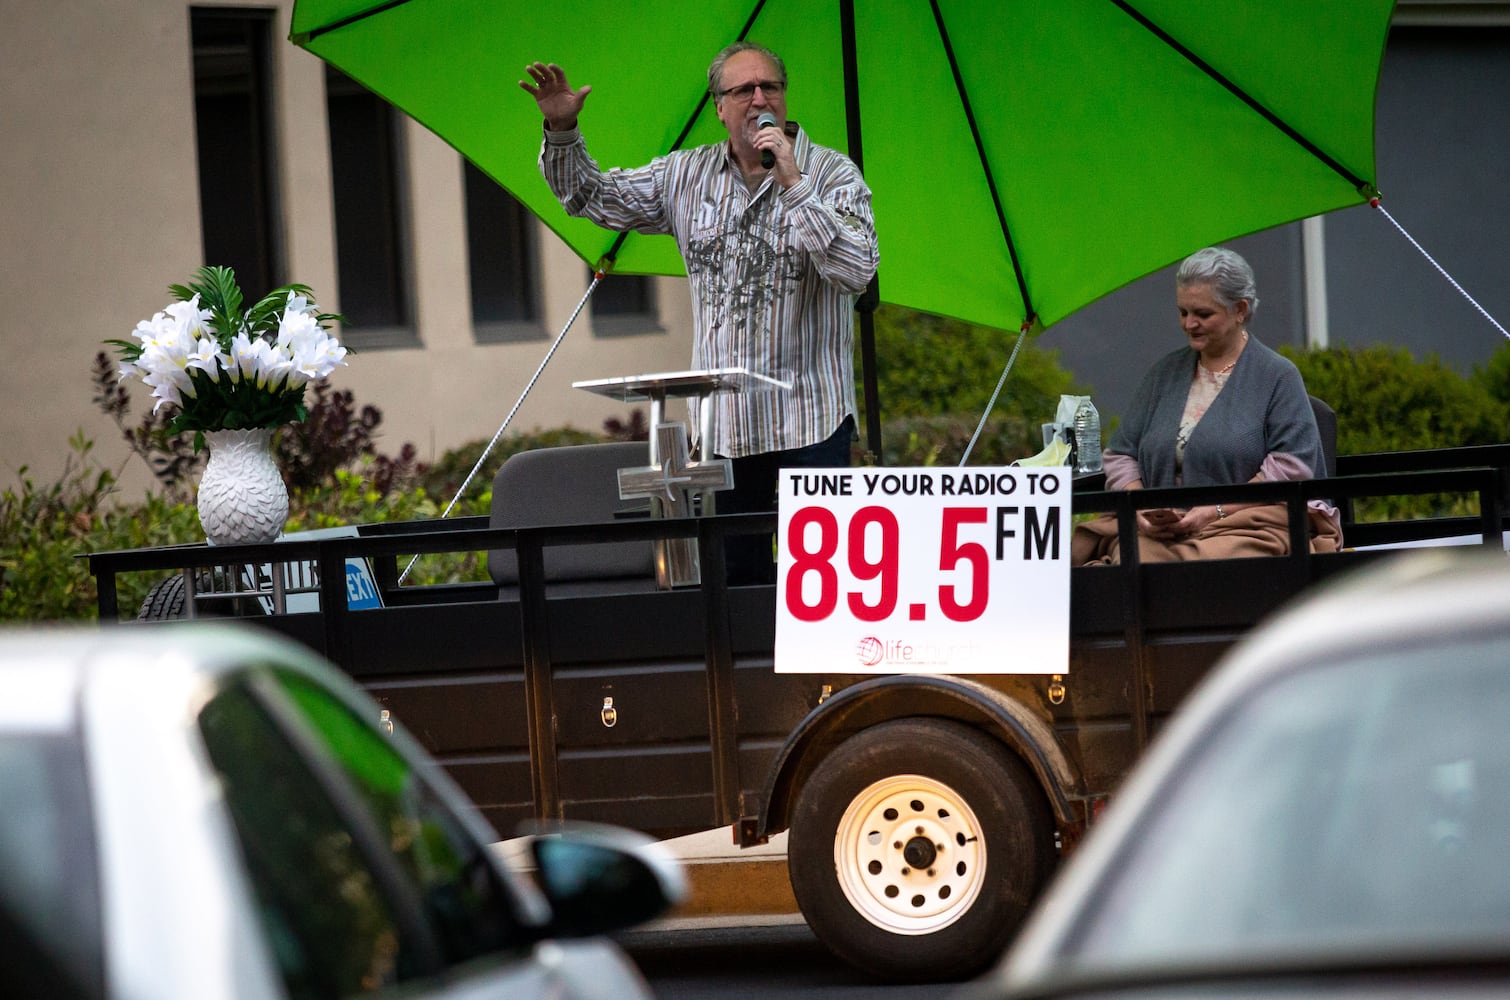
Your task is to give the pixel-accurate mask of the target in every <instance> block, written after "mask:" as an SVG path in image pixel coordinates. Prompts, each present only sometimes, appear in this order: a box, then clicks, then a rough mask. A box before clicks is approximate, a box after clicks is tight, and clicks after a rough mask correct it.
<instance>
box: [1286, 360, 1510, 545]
mask: <svg viewBox="0 0 1510 1000" xmlns="http://www.w3.org/2000/svg"><path fill="white" fill-rule="evenodd" d="M1280 350H1281V353H1283V354H1284V355H1285V356H1286V357H1289V358H1290V359H1291V360H1292V361H1294V362H1295V365H1296V367H1298V368H1299V369H1300V373H1301V375H1302V376H1303V377H1304V378H1305V383H1306V390H1307V391H1308V392H1309V393H1310V394H1311V395H1313V396H1315V397H1317V398H1318V399H1322V400H1324V401H1325V402H1326V403H1327V404H1328V405H1330V406H1331V407H1332V409H1333V410H1335V411H1336V412H1337V453H1338V454H1339V455H1360V454H1368V453H1371V452H1392V451H1414V450H1418V449H1425V448H1446V447H1456V446H1461V445H1478V444H1498V443H1501V442H1503V441H1504V440H1505V424H1506V419H1507V414H1510V406H1507V403H1506V401H1505V400H1503V399H1500V398H1496V397H1495V396H1494V395H1493V394H1492V393H1491V391H1490V389H1489V388H1488V384H1491V381H1492V379H1491V377H1490V376H1488V375H1485V376H1481V377H1476V378H1474V379H1466V378H1464V377H1463V376H1461V375H1459V374H1457V373H1456V372H1454V371H1452V370H1451V369H1450V368H1447V367H1446V366H1445V365H1443V364H1442V363H1441V361H1440V360H1439V359H1438V358H1437V357H1435V356H1431V357H1428V358H1427V359H1426V360H1425V361H1416V360H1415V359H1414V358H1412V357H1411V355H1410V352H1409V351H1406V350H1404V349H1403V348H1391V347H1384V346H1375V347H1363V348H1347V347H1341V348H1329V349H1327V350H1321V351H1302V350H1297V349H1295V348H1291V347H1282V348H1281V349H1280ZM1505 365H1510V361H1507V362H1505ZM1497 370H1499V371H1510V367H1504V366H1502V367H1501V368H1499V369H1497ZM1477 508H1478V504H1477V499H1476V498H1474V497H1464V496H1457V495H1437V494H1432V495H1424V496H1401V497H1381V498H1378V499H1370V500H1366V501H1363V502H1360V503H1358V504H1356V505H1355V509H1354V516H1355V517H1356V518H1357V519H1358V520H1360V521H1370V520H1387V519H1397V518H1404V517H1428V516H1430V517H1439V516H1447V515H1469V514H1475V513H1477Z"/></svg>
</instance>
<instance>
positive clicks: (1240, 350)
mask: <svg viewBox="0 0 1510 1000" xmlns="http://www.w3.org/2000/svg"><path fill="white" fill-rule="evenodd" d="M1247 346H1248V331H1247V330H1244V331H1243V342H1242V344H1240V345H1239V346H1238V348H1237V358H1240V357H1242V356H1243V348H1244V347H1247ZM1237 358H1233V359H1232V360H1231V361H1229V362H1227V366H1226V367H1225V368H1219V369H1218V368H1206V364H1205V363H1204V362H1202V363H1201V367H1202V368H1206V370H1207V371H1208V372H1210V373H1211V374H1213V375H1227V374H1230V373H1231V371H1232V369H1233V368H1234V367H1235V366H1236V365H1237Z"/></svg>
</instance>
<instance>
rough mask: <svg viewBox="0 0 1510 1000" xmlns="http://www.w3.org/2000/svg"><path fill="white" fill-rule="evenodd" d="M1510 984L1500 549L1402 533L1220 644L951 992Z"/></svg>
mask: <svg viewBox="0 0 1510 1000" xmlns="http://www.w3.org/2000/svg"><path fill="white" fill-rule="evenodd" d="M1296 990H1298V991H1299V993H1297V994H1296V995H1328V996H1331V995H1340V996H1355V995H1358V996H1362V995H1368V996H1396V995H1402V996H1403V995H1411V996H1427V995H1430V996H1460V995H1499V996H1503V995H1506V993H1507V991H1510V560H1507V558H1506V557H1505V556H1504V555H1503V554H1495V555H1489V556H1484V555H1479V556H1477V557H1468V556H1465V555H1462V554H1461V553H1457V554H1454V553H1453V552H1451V551H1450V550H1445V551H1443V550H1439V551H1433V552H1429V553H1416V554H1413V555H1411V556H1408V557H1405V558H1402V559H1400V560H1398V561H1393V562H1389V563H1386V564H1384V565H1382V566H1378V567H1375V568H1374V569H1372V570H1368V571H1364V572H1363V573H1360V574H1358V575H1357V576H1354V577H1352V578H1349V579H1347V580H1344V581H1341V582H1339V583H1338V584H1337V585H1334V586H1331V587H1328V588H1326V589H1325V590H1324V591H1322V592H1320V593H1319V594H1318V595H1317V596H1316V597H1314V598H1312V599H1310V600H1308V601H1305V602H1304V603H1303V604H1302V605H1300V606H1299V607H1297V608H1295V609H1293V610H1291V611H1290V612H1288V613H1286V614H1282V615H1281V616H1280V617H1279V618H1278V619H1277V620H1275V621H1273V622H1272V623H1270V624H1269V625H1267V626H1265V627H1263V628H1262V629H1261V630H1260V631H1258V632H1256V633H1254V634H1253V636H1252V637H1251V638H1250V639H1249V640H1248V641H1247V642H1245V643H1244V644H1243V645H1241V646H1239V647H1238V648H1237V649H1236V650H1235V651H1234V652H1233V653H1232V654H1231V655H1230V656H1229V658H1228V659H1227V661H1226V662H1225V663H1224V664H1223V665H1222V666H1221V667H1220V668H1219V669H1218V671H1217V672H1216V673H1214V674H1213V675H1212V676H1211V677H1210V678H1209V679H1208V681H1207V682H1206V683H1205V684H1204V685H1203V686H1202V687H1201V688H1200V689H1199V690H1198V691H1197V692H1196V693H1195V694H1193V695H1192V698H1191V700H1190V701H1189V702H1188V703H1187V704H1186V706H1185V707H1184V708H1183V709H1182V710H1181V712H1180V713H1179V714H1178V715H1177V717H1176V718H1175V720H1174V721H1173V722H1172V723H1171V725H1170V728H1169V729H1168V730H1167V731H1166V732H1165V733H1164V734H1162V736H1161V738H1160V739H1159V740H1158V741H1157V742H1156V744H1155V746H1154V748H1153V749H1152V750H1151V752H1150V754H1149V755H1148V756H1147V757H1146V758H1145V759H1144V761H1143V762H1142V763H1141V764H1140V765H1139V766H1138V767H1137V768H1136V769H1135V771H1134V773H1133V776H1132V777H1130V778H1129V780H1128V783H1127V785H1126V787H1125V789H1124V790H1123V791H1122V792H1121V793H1119V795H1118V796H1116V798H1115V800H1114V802H1113V803H1112V805H1111V807H1110V808H1109V809H1108V810H1107V814H1106V817H1105V820H1104V821H1103V822H1102V823H1101V824H1100V825H1098V826H1097V827H1096V828H1095V829H1094V830H1093V831H1092V834H1091V836H1089V837H1088V838H1087V840H1086V842H1085V844H1084V845H1083V846H1082V847H1081V849H1080V850H1079V852H1078V853H1077V855H1076V856H1075V857H1073V858H1072V859H1071V861H1070V863H1069V865H1068V866H1067V867H1066V869H1065V870H1064V871H1063V872H1062V873H1061V877H1060V878H1059V879H1058V881H1057V882H1056V883H1055V885H1054V886H1053V887H1052V889H1051V890H1050V892H1049V894H1048V895H1047V896H1046V897H1045V898H1044V899H1043V901H1042V902H1041V904H1040V905H1039V907H1038V909H1037V910H1036V911H1035V914H1034V916H1033V918H1032V919H1031V921H1030V923H1029V924H1028V926H1027V927H1026V928H1025V930H1024V932H1023V934H1022V935H1021V936H1020V937H1019V939H1018V940H1017V942H1016V944H1015V946H1014V947H1013V948H1012V950H1011V952H1010V953H1009V955H1008V956H1007V958H1006V960H1005V962H1004V963H1003V964H1002V965H1001V966H1000V967H999V968H998V969H997V970H996V972H995V973H994V974H993V975H991V976H990V977H989V978H988V979H986V980H984V981H982V982H980V983H976V984H972V986H971V987H970V988H969V990H968V995H969V996H971V997H1049V996H1103V995H1104V996H1170V995H1178V996H1186V995H1192V996H1193V995H1203V996H1210V995H1216V996H1224V997H1225V996H1268V995H1272V994H1275V993H1283V992H1287V991H1296Z"/></svg>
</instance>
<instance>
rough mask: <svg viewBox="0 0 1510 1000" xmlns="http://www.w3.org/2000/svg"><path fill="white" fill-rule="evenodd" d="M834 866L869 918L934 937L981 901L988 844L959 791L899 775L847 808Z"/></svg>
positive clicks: (890, 927)
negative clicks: (979, 898) (977, 901)
mask: <svg viewBox="0 0 1510 1000" xmlns="http://www.w3.org/2000/svg"><path fill="white" fill-rule="evenodd" d="M930 856H931V857H930ZM930 861H931V863H927V864H921V865H920V864H917V863H919V862H930ZM834 866H835V868H836V870H837V871H838V875H839V886H840V888H841V889H843V890H844V896H845V898H846V899H848V900H849V902H850V905H851V906H853V907H854V908H855V910H856V911H857V912H858V913H860V914H861V915H862V916H864V917H865V919H866V920H868V921H870V922H871V923H872V924H874V925H875V926H877V927H880V928H883V929H884V930H887V931H890V932H891V933H893V934H932V933H934V932H935V931H938V930H941V929H942V928H945V927H948V926H949V925H950V924H952V923H954V922H955V921H956V920H958V919H959V918H960V917H962V916H964V914H965V913H966V912H967V911H969V909H970V907H971V905H972V904H973V903H974V902H975V898H976V897H977V896H979V895H980V890H981V886H982V885H983V884H984V883H985V875H986V844H985V842H984V840H983V839H982V836H981V828H980V821H979V820H977V819H976V817H975V812H974V810H972V809H971V808H970V806H969V804H968V803H967V802H966V801H965V800H964V799H963V798H962V797H961V796H960V795H959V793H957V792H956V791H955V790H954V789H952V788H950V787H949V786H948V785H945V784H943V783H942V782H938V781H935V780H933V779H932V778H925V777H923V776H922V775H920V774H901V775H895V776H893V777H890V778H885V779H883V780H881V781H878V782H876V783H875V784H873V785H871V786H870V787H869V788H866V789H865V790H864V791H862V792H861V793H860V794H859V795H856V796H855V797H854V799H853V800H852V801H851V802H850V804H849V808H848V809H846V810H845V811H844V815H843V816H842V817H840V819H839V828H838V830H837V831H836V832H835V835H834Z"/></svg>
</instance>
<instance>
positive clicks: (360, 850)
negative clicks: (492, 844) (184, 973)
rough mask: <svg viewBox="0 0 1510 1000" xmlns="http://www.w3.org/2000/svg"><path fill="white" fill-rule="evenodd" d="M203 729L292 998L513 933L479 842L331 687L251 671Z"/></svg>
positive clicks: (204, 718)
mask: <svg viewBox="0 0 1510 1000" xmlns="http://www.w3.org/2000/svg"><path fill="white" fill-rule="evenodd" d="M199 728H200V731H201V733H202V734H203V736H204V741H205V747H206V749H207V750H208V752H209V756H210V760H211V761H212V763H213V764H214V767H215V769H216V771H217V772H218V773H219V775H220V778H221V784H222V787H223V788H224V792H225V801H226V805H227V807H228V809H229V811H230V814H231V818H232V820H233V823H234V825H235V828H236V833H237V838H238V840H239V842H240V844H241V849H242V853H243V855H244V857H245V860H246V866H247V872H248V875H249V877H250V879H251V882H252V885H253V889H254V891H255V893H256V897H257V902H258V904H259V909H260V913H261V916H262V921H263V925H264V927H265V929H266V932H267V938H268V940H269V941H270V942H271V943H272V946H273V950H274V953H275V957H276V960H277V962H278V966H279V969H280V971H281V972H282V974H283V977H284V980H285V983H286V985H287V987H288V990H289V994H290V996H292V997H296V998H303V997H326V996H349V995H352V994H355V993H360V992H371V991H372V990H374V989H377V988H379V987H381V986H383V985H385V984H388V983H392V982H397V981H402V980H408V979H411V978H414V977H416V976H423V975H427V974H430V973H434V972H437V971H439V970H440V968H441V967H442V966H445V965H452V964H455V963H458V962H462V961H465V960H467V959H470V958H474V957H477V956H480V955H485V954H496V953H499V952H501V951H508V950H515V949H517V948H519V947H522V942H520V941H519V940H518V939H519V937H520V935H519V934H518V931H517V927H518V925H517V923H516V921H515V917H514V911H513V907H512V905H511V898H510V896H509V893H508V890H507V889H506V887H505V886H504V884H503V882H502V881H501V880H500V878H499V877H498V875H497V873H496V872H495V870H494V868H493V866H492V863H491V861H490V860H489V859H488V858H487V857H486V856H485V855H484V853H483V852H485V851H486V850H487V848H486V846H484V844H483V843H482V841H481V840H480V839H479V838H477V837H473V836H471V835H469V834H468V832H467V830H466V828H465V827H464V825H463V823H462V821H461V820H460V818H459V817H458V816H457V815H455V814H454V813H452V812H451V811H450V810H449V808H448V807H447V806H446V804H445V803H444V802H443V801H442V800H441V799H440V797H439V796H438V795H436V793H435V791H434V789H433V788H432V787H431V786H430V785H429V783H428V782H427V781H426V780H425V778H424V777H423V775H422V774H420V773H419V771H417V770H416V769H415V768H414V767H412V766H411V764H410V762H409V760H408V759H407V758H405V757H404V756H402V755H401V754H399V753H398V752H397V751H395V750H394V749H393V747H392V746H391V745H390V743H389V742H388V740H387V739H386V738H385V737H384V736H382V735H380V734H379V733H378V732H377V731H376V730H374V729H373V728H372V727H371V726H370V725H368V724H367V723H365V722H364V721H363V720H361V719H359V718H358V717H357V716H356V715H355V714H354V713H353V712H352V711H351V709H350V708H348V707H347V706H346V705H345V703H344V702H342V701H341V700H339V699H338V698H336V697H334V696H333V695H332V694H331V693H329V692H328V691H326V690H325V689H323V688H322V687H320V686H319V685H317V684H316V683H314V682H313V681H311V680H309V679H308V678H305V677H303V676H300V675H295V674H286V673H276V674H270V673H259V674H257V675H255V676H252V677H251V678H249V679H248V680H246V681H244V682H242V683H237V684H235V685H233V686H230V687H228V688H226V689H225V690H223V691H221V692H220V693H219V694H217V695H216V696H215V697H214V698H213V699H212V700H211V701H210V702H209V704H207V705H206V706H205V708H204V710H203V711H202V712H201V713H200V717H199Z"/></svg>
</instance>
